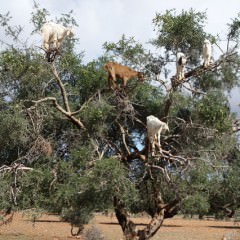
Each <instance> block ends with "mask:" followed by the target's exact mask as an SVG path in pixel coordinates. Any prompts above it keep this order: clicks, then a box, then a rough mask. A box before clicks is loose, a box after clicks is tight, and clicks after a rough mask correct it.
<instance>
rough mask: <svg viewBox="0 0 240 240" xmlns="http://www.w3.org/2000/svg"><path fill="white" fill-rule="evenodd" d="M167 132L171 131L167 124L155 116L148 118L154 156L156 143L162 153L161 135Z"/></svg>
mask: <svg viewBox="0 0 240 240" xmlns="http://www.w3.org/2000/svg"><path fill="white" fill-rule="evenodd" d="M166 131H169V127H168V124H167V123H165V122H162V121H161V120H159V119H158V118H157V117H154V116H153V115H150V116H148V117H147V136H148V139H149V143H150V144H151V147H152V155H154V150H155V141H157V143H158V147H159V150H160V152H161V144H160V136H161V133H164V132H166Z"/></svg>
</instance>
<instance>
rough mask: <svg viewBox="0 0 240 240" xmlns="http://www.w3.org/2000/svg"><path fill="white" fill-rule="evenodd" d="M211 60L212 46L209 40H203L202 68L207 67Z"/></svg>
mask: <svg viewBox="0 0 240 240" xmlns="http://www.w3.org/2000/svg"><path fill="white" fill-rule="evenodd" d="M211 58H212V44H211V43H210V41H209V40H207V39H205V40H204V42H203V61H204V62H203V66H204V67H208V66H209V65H210V63H211Z"/></svg>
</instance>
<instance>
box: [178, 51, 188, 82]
mask: <svg viewBox="0 0 240 240" xmlns="http://www.w3.org/2000/svg"><path fill="white" fill-rule="evenodd" d="M186 63H187V58H186V57H185V54H184V53H182V52H178V53H177V59H176V68H177V73H176V77H177V79H178V80H182V79H184V78H185V77H184V71H185V66H186Z"/></svg>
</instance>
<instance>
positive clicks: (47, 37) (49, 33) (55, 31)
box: [40, 22, 74, 62]
mask: <svg viewBox="0 0 240 240" xmlns="http://www.w3.org/2000/svg"><path fill="white" fill-rule="evenodd" d="M40 32H41V35H42V38H43V48H44V50H45V51H46V56H47V59H48V61H49V62H52V61H53V60H54V58H55V56H56V55H57V54H58V53H59V51H60V47H61V45H62V43H63V40H64V39H65V37H66V36H69V37H73V36H74V32H73V29H72V28H67V27H64V26H62V25H61V24H57V23H53V22H47V23H45V24H44V25H43V26H42V27H41V29H40ZM52 52H53V56H52V57H51V53H52Z"/></svg>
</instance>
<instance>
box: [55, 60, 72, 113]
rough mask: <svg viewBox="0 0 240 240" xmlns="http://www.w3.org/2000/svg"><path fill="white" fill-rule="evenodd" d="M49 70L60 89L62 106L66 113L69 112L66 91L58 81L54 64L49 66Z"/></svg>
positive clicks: (59, 80)
mask: <svg viewBox="0 0 240 240" xmlns="http://www.w3.org/2000/svg"><path fill="white" fill-rule="evenodd" d="M51 69H52V72H53V75H54V77H55V78H56V81H57V84H58V86H59V87H60V90H61V94H62V97H63V103H64V106H65V110H66V111H67V112H70V107H69V103H68V98H67V92H66V89H65V87H64V85H63V83H62V81H61V79H60V77H59V75H58V73H57V70H56V67H55V64H54V62H53V63H52V64H51Z"/></svg>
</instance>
